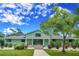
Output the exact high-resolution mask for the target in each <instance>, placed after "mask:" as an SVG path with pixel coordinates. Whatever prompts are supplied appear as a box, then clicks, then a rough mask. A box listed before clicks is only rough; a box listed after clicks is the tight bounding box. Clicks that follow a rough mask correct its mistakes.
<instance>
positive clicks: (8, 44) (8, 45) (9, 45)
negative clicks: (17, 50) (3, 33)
mask: <svg viewBox="0 0 79 59" xmlns="http://www.w3.org/2000/svg"><path fill="white" fill-rule="evenodd" d="M4 46H5V47H12V46H13V45H12V44H11V43H6V44H5V45H4Z"/></svg>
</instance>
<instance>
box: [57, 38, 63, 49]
mask: <svg viewBox="0 0 79 59" xmlns="http://www.w3.org/2000/svg"><path fill="white" fill-rule="evenodd" d="M61 43H62V42H61V40H57V42H56V48H57V49H59V48H60V47H61Z"/></svg>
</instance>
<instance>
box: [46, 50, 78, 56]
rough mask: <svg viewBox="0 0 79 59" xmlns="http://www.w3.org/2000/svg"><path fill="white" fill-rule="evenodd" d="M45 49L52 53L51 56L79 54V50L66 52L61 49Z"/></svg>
mask: <svg viewBox="0 0 79 59" xmlns="http://www.w3.org/2000/svg"><path fill="white" fill-rule="evenodd" d="M45 51H46V52H47V53H48V54H49V55H50V56H79V51H72V50H71V51H66V52H64V53H63V52H61V51H59V50H49V49H45Z"/></svg>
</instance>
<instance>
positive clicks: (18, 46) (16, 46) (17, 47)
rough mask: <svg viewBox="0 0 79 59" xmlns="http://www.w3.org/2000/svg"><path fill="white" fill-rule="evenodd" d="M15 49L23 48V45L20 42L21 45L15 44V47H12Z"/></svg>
mask: <svg viewBox="0 0 79 59" xmlns="http://www.w3.org/2000/svg"><path fill="white" fill-rule="evenodd" d="M14 48H15V49H16V50H23V49H24V45H23V44H22V45H18V44H17V45H15V47H14Z"/></svg>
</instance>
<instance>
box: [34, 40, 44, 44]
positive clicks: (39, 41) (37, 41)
mask: <svg viewBox="0 0 79 59" xmlns="http://www.w3.org/2000/svg"><path fill="white" fill-rule="evenodd" d="M33 44H34V45H42V44H43V40H42V39H34V40H33Z"/></svg>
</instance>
